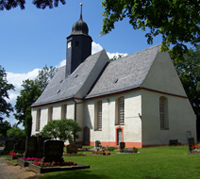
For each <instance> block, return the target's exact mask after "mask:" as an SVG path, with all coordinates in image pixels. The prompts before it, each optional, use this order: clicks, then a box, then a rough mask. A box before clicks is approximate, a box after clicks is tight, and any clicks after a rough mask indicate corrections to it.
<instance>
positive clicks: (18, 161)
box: [17, 157, 32, 167]
mask: <svg viewBox="0 0 200 179" xmlns="http://www.w3.org/2000/svg"><path fill="white" fill-rule="evenodd" d="M17 163H18V164H19V165H20V166H21V167H28V166H29V164H31V163H32V162H31V161H28V160H24V159H22V157H21V158H18V159H17Z"/></svg>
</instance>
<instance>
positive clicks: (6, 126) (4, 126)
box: [0, 121, 11, 137]
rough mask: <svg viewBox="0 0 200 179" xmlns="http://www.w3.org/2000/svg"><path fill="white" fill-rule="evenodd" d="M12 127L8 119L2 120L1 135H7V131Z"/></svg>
mask: <svg viewBox="0 0 200 179" xmlns="http://www.w3.org/2000/svg"><path fill="white" fill-rule="evenodd" d="M10 128H11V125H10V123H9V122H8V121H2V122H1V124H0V137H7V135H6V134H7V131H8V130H9V129H10Z"/></svg>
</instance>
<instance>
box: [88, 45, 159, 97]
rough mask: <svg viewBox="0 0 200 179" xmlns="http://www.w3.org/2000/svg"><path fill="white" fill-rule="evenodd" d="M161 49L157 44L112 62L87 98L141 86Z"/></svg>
mask: <svg viewBox="0 0 200 179" xmlns="http://www.w3.org/2000/svg"><path fill="white" fill-rule="evenodd" d="M159 49H160V45H156V46H154V47H150V48H147V49H145V50H142V51H139V52H136V53H133V54H131V55H128V56H125V57H123V58H120V59H118V60H115V61H112V62H110V64H109V65H108V66H107V68H106V69H105V71H104V72H103V74H102V75H101V77H100V78H99V80H98V81H97V83H96V84H95V86H94V88H93V89H92V90H91V92H90V93H89V94H88V96H87V97H86V98H91V97H97V96H101V95H107V94H112V93H116V92H122V91H125V90H130V89H134V88H137V87H140V85H141V84H142V82H143V81H144V79H145V77H146V76H147V73H148V71H149V69H150V68H151V65H152V63H153V62H154V59H155V58H156V55H157V54H158V52H159Z"/></svg>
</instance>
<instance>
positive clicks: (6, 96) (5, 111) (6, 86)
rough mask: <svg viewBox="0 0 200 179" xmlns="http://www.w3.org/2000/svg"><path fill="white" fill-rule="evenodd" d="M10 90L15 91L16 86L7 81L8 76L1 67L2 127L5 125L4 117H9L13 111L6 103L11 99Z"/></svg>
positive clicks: (0, 119)
mask: <svg viewBox="0 0 200 179" xmlns="http://www.w3.org/2000/svg"><path fill="white" fill-rule="evenodd" d="M9 90H14V86H13V85H12V84H9V83H8V81H7V74H6V72H5V70H4V68H3V67H2V66H1V65H0V125H2V123H3V116H4V115H6V116H7V117H9V113H10V112H12V111H13V107H12V105H11V104H10V103H8V102H7V101H6V99H9V94H8V91H9Z"/></svg>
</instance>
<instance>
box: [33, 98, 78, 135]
mask: <svg viewBox="0 0 200 179" xmlns="http://www.w3.org/2000/svg"><path fill="white" fill-rule="evenodd" d="M63 104H67V118H68V119H74V102H73V101H72V100H70V101H66V102H62V103H56V104H51V105H46V106H41V107H36V108H32V112H31V113H32V132H31V134H32V135H35V134H37V133H38V132H36V120H37V110H38V109H40V110H41V118H40V131H41V130H42V128H43V127H44V126H45V125H46V124H47V122H48V109H49V107H53V118H52V119H53V120H60V119H61V110H62V105H63Z"/></svg>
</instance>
